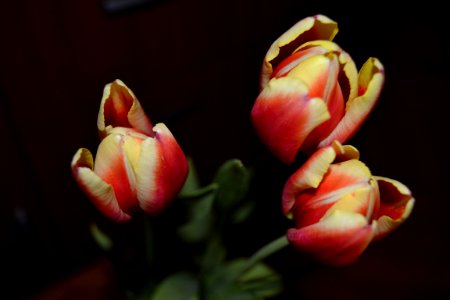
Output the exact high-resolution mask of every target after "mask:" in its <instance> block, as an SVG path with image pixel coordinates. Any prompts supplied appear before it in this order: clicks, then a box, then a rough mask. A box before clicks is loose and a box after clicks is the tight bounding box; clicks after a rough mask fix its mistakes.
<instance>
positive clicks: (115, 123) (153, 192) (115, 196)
mask: <svg viewBox="0 0 450 300" xmlns="http://www.w3.org/2000/svg"><path fill="white" fill-rule="evenodd" d="M97 125H98V130H99V134H100V137H101V138H102V140H101V143H100V145H99V147H98V150H97V154H96V157H95V163H94V159H93V156H92V154H91V152H90V151H89V150H87V149H85V148H81V149H79V150H78V151H77V152H76V154H75V156H74V157H73V159H72V164H71V166H72V173H73V176H74V177H75V179H76V181H77V183H78V185H79V186H80V187H81V189H82V190H83V191H84V192H85V193H86V194H87V196H88V197H89V198H90V199H91V201H92V202H93V203H94V204H95V205H96V206H97V207H98V209H99V210H100V211H101V212H102V213H104V214H105V215H106V216H108V217H109V218H111V219H113V220H116V221H119V222H120V221H127V220H129V219H130V218H131V215H132V214H133V213H134V212H136V211H138V210H142V211H144V212H146V213H148V214H151V215H155V214H157V213H158V212H160V211H161V210H162V209H163V208H164V207H165V206H166V205H167V204H168V202H169V201H170V200H171V199H173V198H174V197H175V196H176V194H177V193H178V191H179V190H180V189H181V187H182V185H183V184H184V182H185V179H186V176H187V172H188V164H187V160H186V157H185V155H184V153H183V151H182V150H181V148H180V147H179V145H178V144H177V142H176V140H175V138H174V137H173V135H172V134H171V132H170V131H169V129H168V128H167V127H166V126H165V125H164V124H162V123H159V124H156V125H155V126H153V125H152V123H151V122H150V120H149V118H148V117H147V116H146V114H145V112H144V111H143V109H142V107H141V105H140V103H139V101H138V100H137V98H136V97H135V95H134V94H133V92H132V91H131V90H130V89H129V88H128V87H127V86H126V85H125V84H124V83H123V82H122V81H120V80H115V81H114V82H112V83H110V84H107V85H106V86H105V89H104V92H103V98H102V101H101V105H100V111H99V115H98V120H97Z"/></svg>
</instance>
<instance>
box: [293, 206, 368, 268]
mask: <svg viewBox="0 0 450 300" xmlns="http://www.w3.org/2000/svg"><path fill="white" fill-rule="evenodd" d="M287 238H288V240H289V242H290V243H291V244H292V245H293V246H294V247H296V248H297V249H299V250H301V251H305V252H306V253H309V254H311V255H312V256H313V257H315V258H316V259H318V260H320V261H321V262H323V263H325V264H330V265H334V266H343V265H347V264H350V263H352V262H354V261H355V260H356V259H357V258H358V257H359V256H360V255H361V253H362V252H363V251H364V250H365V249H366V248H367V246H368V245H369V243H370V242H371V241H372V238H373V226H372V225H368V223H367V220H366V219H365V218H364V216H362V215H360V214H357V213H352V212H348V211H339V210H336V211H334V212H333V213H332V214H330V215H327V217H326V218H323V219H322V220H321V221H320V222H319V223H315V224H313V225H310V226H307V227H303V228H300V229H289V230H288V232H287Z"/></svg>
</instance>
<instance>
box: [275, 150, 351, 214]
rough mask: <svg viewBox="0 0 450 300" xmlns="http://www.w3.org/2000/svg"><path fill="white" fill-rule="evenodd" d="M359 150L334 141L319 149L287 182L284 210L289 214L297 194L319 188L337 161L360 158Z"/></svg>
mask: <svg viewBox="0 0 450 300" xmlns="http://www.w3.org/2000/svg"><path fill="white" fill-rule="evenodd" d="M358 158H359V152H358V150H357V149H356V148H355V147H353V146H350V145H345V146H343V145H341V144H340V143H338V142H334V143H333V145H332V146H330V147H324V148H321V149H319V150H317V151H316V152H315V153H314V154H313V155H312V156H311V157H310V158H309V159H308V160H307V161H306V162H305V163H304V164H303V165H302V166H301V167H300V168H299V169H298V170H297V171H296V172H295V173H294V174H292V176H291V177H290V178H289V179H288V181H287V182H286V184H285V186H284V188H283V196H282V199H283V212H284V213H285V214H288V213H289V212H290V211H291V209H292V207H293V206H294V203H295V200H296V198H297V196H298V195H299V194H300V193H302V192H303V191H304V190H307V189H311V188H317V187H318V186H319V184H320V183H321V182H322V180H323V177H324V175H325V174H326V173H327V172H328V170H329V168H330V165H331V164H332V163H333V162H334V161H335V160H339V161H345V160H349V159H358Z"/></svg>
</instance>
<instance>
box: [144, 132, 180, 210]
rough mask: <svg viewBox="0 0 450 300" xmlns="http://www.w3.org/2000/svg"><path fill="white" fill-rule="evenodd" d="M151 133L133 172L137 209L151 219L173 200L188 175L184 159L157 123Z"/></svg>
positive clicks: (177, 146) (178, 148) (173, 142)
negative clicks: (134, 172)
mask: <svg viewBox="0 0 450 300" xmlns="http://www.w3.org/2000/svg"><path fill="white" fill-rule="evenodd" d="M153 130H154V132H155V135H154V138H148V139H146V140H144V142H143V143H142V150H141V156H140V158H139V162H138V164H137V168H136V174H137V182H136V185H137V195H138V200H139V203H140V207H141V208H142V209H143V210H144V211H146V212H147V213H149V214H151V215H155V214H157V213H159V212H160V211H161V210H162V209H163V208H164V207H165V206H166V205H167V204H168V203H169V202H170V201H171V200H172V199H173V198H174V197H175V196H176V194H177V193H178V191H179V190H180V189H181V187H182V186H183V184H184V182H185V180H186V177H187V173H188V164H187V160H186V157H185V155H184V153H183V151H182V150H181V148H180V146H179V145H178V143H177V142H176V140H175V138H174V137H173V135H172V133H171V132H170V131H169V129H168V128H167V127H166V126H165V125H164V124H163V123H159V124H156V125H155V127H154V128H153Z"/></svg>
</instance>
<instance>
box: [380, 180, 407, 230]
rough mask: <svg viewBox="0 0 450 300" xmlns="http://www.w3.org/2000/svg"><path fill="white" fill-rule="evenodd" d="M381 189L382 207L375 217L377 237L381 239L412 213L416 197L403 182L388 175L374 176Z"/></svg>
mask: <svg viewBox="0 0 450 300" xmlns="http://www.w3.org/2000/svg"><path fill="white" fill-rule="evenodd" d="M374 178H375V180H377V182H378V186H379V190H380V199H381V201H380V209H379V211H378V213H377V215H376V216H375V217H374V218H375V219H376V220H377V227H376V231H375V239H381V238H383V237H384V236H386V235H387V234H389V233H390V232H392V231H393V230H394V229H396V228H397V227H398V226H399V225H400V224H402V223H403V222H404V221H405V220H406V219H407V218H408V217H409V215H410V214H411V211H412V209H413V207H414V202H415V199H414V198H413V196H412V195H411V191H410V190H409V189H408V188H407V187H406V186H405V185H403V184H402V183H400V182H398V181H396V180H392V179H389V178H386V177H380V176H374Z"/></svg>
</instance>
